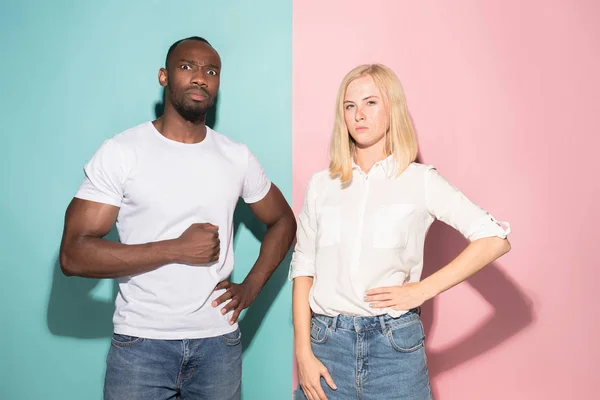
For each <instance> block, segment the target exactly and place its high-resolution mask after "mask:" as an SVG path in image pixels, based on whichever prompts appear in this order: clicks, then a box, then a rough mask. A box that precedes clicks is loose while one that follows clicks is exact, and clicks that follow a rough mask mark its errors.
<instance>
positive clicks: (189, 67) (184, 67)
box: [180, 64, 192, 71]
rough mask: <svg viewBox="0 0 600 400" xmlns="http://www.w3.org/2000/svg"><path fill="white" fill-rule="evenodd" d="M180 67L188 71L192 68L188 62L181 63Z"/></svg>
mask: <svg viewBox="0 0 600 400" xmlns="http://www.w3.org/2000/svg"><path fill="white" fill-rule="evenodd" d="M180 68H181V69H183V70H186V71H189V70H190V69H192V67H191V66H190V65H189V64H183V65H182V66H181V67H180Z"/></svg>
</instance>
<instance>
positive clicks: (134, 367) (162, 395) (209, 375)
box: [104, 329, 242, 400]
mask: <svg viewBox="0 0 600 400" xmlns="http://www.w3.org/2000/svg"><path fill="white" fill-rule="evenodd" d="M241 338H242V336H241V333H240V330H239V329H237V330H235V331H234V332H232V333H228V334H225V335H221V336H217V337H212V338H205V339H184V340H155V339H144V338H138V337H132V336H125V335H118V334H115V335H113V338H112V343H111V346H110V350H109V352H108V357H107V359H106V378H105V382H104V399H105V400H125V399H127V400H142V399H144V400H167V399H182V400H184V399H194V400H196V399H199V400H203V399H206V400H239V399H240V397H241V380H242V343H241Z"/></svg>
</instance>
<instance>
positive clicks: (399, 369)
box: [291, 65, 510, 400]
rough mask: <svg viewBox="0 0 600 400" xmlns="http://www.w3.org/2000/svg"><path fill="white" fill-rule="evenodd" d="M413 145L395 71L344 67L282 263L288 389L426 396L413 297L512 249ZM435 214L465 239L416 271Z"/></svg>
mask: <svg viewBox="0 0 600 400" xmlns="http://www.w3.org/2000/svg"><path fill="white" fill-rule="evenodd" d="M416 156H417V141H416V138H415V134H414V129H413V126H412V123H411V119H410V117H409V115H408V110H407V106H406V100H405V98H404V92H403V89H402V85H401V84H400V81H399V80H398V78H397V77H396V75H395V74H394V72H392V71H391V70H390V69H389V68H387V67H385V66H383V65H363V66H359V67H357V68H355V69H353V70H352V71H350V72H349V73H348V74H347V75H346V77H345V78H344V80H343V81H342V83H341V85H340V88H339V92H338V97H337V105H336V119H335V125H334V129H333V136H332V139H331V149H330V158H331V161H330V165H329V168H328V169H327V170H325V171H321V172H318V173H316V174H315V175H313V177H312V178H311V179H310V182H309V184H308V188H307V190H306V195H305V200H304V206H303V209H302V212H301V214H300V217H299V224H298V235H297V244H296V247H295V251H294V255H293V261H292V266H291V278H292V279H293V280H294V285H293V286H294V289H293V317H294V336H295V353H296V360H297V362H298V377H299V386H300V387H299V388H298V389H297V390H296V392H295V396H296V398H297V399H306V398H307V399H309V400H322V399H344V400H347V399H362V400H375V399H376V400H385V399H403V400H412V399H414V400H424V399H431V390H430V385H429V377H428V373H427V364H426V357H425V349H424V344H423V342H424V333H423V325H422V324H421V320H420V316H419V314H420V311H419V310H420V306H421V304H423V303H424V302H425V301H427V300H429V299H431V298H432V297H434V296H436V295H438V294H440V293H442V292H443V291H445V290H448V289H450V288H451V287H453V286H455V285H457V284H459V283H460V282H462V281H464V280H465V279H467V278H468V277H469V276H471V275H473V274H474V273H476V272H477V271H478V270H480V269H481V268H483V267H484V266H485V265H487V264H489V263H491V262H492V261H494V260H496V259H497V258H498V257H500V256H502V255H503V254H505V253H506V252H508V251H509V250H510V244H509V242H508V240H507V235H508V233H509V232H510V227H509V226H508V224H506V226H503V225H502V224H501V223H499V222H498V221H497V220H496V219H494V218H493V217H492V216H491V215H490V214H488V213H487V212H485V211H484V210H483V209H481V208H479V207H478V206H477V205H475V204H473V203H472V202H471V201H469V200H468V199H467V198H466V197H465V196H464V195H463V194H462V193H461V192H460V191H459V190H458V189H456V188H455V187H453V186H452V185H451V184H450V183H449V182H448V181H447V180H446V179H444V178H443V177H442V176H441V175H440V174H439V173H438V171H437V170H436V169H435V168H434V167H432V166H428V165H423V164H419V163H416V162H415V159H416ZM435 219H439V220H441V221H443V222H445V223H447V224H449V225H451V226H452V227H454V228H455V229H457V230H458V231H460V232H461V233H462V234H463V235H464V236H465V237H466V238H467V239H468V240H469V241H470V244H469V245H468V246H467V247H466V248H465V249H464V251H463V252H462V253H461V254H460V255H459V256H458V257H457V258H456V259H454V260H453V261H452V262H451V263H449V264H448V265H446V266H444V267H443V268H441V269H440V270H439V271H437V272H436V273H434V274H433V275H431V276H429V277H428V278H426V279H424V280H421V279H420V278H421V271H422V267H423V246H424V242H425V235H426V233H427V230H428V228H429V226H430V225H431V223H432V222H433V221H434V220H435Z"/></svg>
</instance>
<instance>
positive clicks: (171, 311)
mask: <svg viewBox="0 0 600 400" xmlns="http://www.w3.org/2000/svg"><path fill="white" fill-rule="evenodd" d="M84 170H85V179H84V181H83V184H82V185H81V187H80V188H79V191H78V192H77V194H76V195H75V197H77V198H80V199H84V200H91V201H95V202H100V203H106V204H112V205H114V206H117V207H120V209H119V214H118V217H117V230H118V232H119V237H120V241H121V242H122V243H124V244H130V245H131V244H142V243H149V242H156V241H160V240H168V239H175V238H177V237H179V236H180V235H181V234H182V233H183V232H184V231H185V230H186V229H187V228H188V227H189V226H190V225H191V224H193V223H211V224H214V225H217V226H218V227H219V239H220V241H221V253H220V256H219V261H218V262H217V263H215V264H213V265H212V266H210V267H202V266H199V267H198V266H188V265H181V264H169V265H165V266H163V267H160V268H158V269H155V270H153V271H150V272H145V273H141V274H137V275H134V276H128V277H123V278H120V279H119V293H118V295H117V298H116V310H115V314H114V317H113V322H114V330H115V333H118V334H123V335H131V336H139V337H144V338H151V339H186V338H203V337H213V336H217V335H222V334H225V333H228V332H232V331H234V330H235V329H236V328H237V324H234V325H229V322H228V321H229V319H230V318H231V314H232V312H229V313H228V314H227V315H222V314H221V308H222V306H223V305H221V306H219V307H217V308H214V307H212V306H211V302H212V300H214V299H215V298H217V297H218V296H219V295H220V294H221V293H223V290H220V291H218V292H215V291H214V288H215V286H216V285H217V284H218V283H219V282H220V281H222V280H223V279H226V278H227V277H229V275H230V274H231V272H232V271H233V212H234V210H235V206H236V203H237V201H238V199H239V198H240V197H242V198H243V199H244V201H245V202H246V203H254V202H257V201H259V200H261V199H263V198H264V197H265V195H266V194H267V192H268V191H269V189H270V187H271V182H270V181H269V180H268V178H267V176H266V174H265V171H264V170H263V168H262V167H261V165H260V164H259V162H258V160H257V159H256V157H255V156H254V155H253V154H252V153H251V152H250V151H249V149H248V148H247V147H246V146H245V145H243V144H240V143H236V142H234V141H233V140H231V139H228V138H227V137H225V136H223V135H221V134H219V133H217V132H215V131H213V130H212V129H210V128H208V127H207V133H206V138H205V139H204V140H203V141H202V142H200V143H195V144H184V143H181V142H176V141H173V140H170V139H167V138H166V137H164V136H163V135H161V134H160V133H159V132H158V131H157V130H156V128H155V127H154V125H153V124H152V122H146V123H144V124H141V125H138V126H136V127H134V128H131V129H128V130H126V131H124V132H122V133H119V134H117V135H116V136H114V137H112V138H111V139H108V140H106V141H105V142H104V143H103V145H102V146H101V147H100V148H99V149H98V150H97V152H96V153H95V154H94V156H93V157H92V159H91V160H90V161H89V162H88V163H87V164H86V166H85V168H84Z"/></svg>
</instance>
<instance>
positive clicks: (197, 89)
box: [186, 86, 210, 97]
mask: <svg viewBox="0 0 600 400" xmlns="http://www.w3.org/2000/svg"><path fill="white" fill-rule="evenodd" d="M186 92H191V93H199V92H201V93H203V94H205V95H206V96H207V97H210V96H209V94H208V92H207V91H206V89H204V88H203V87H201V86H193V87H191V88H189V89H188V90H186Z"/></svg>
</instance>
